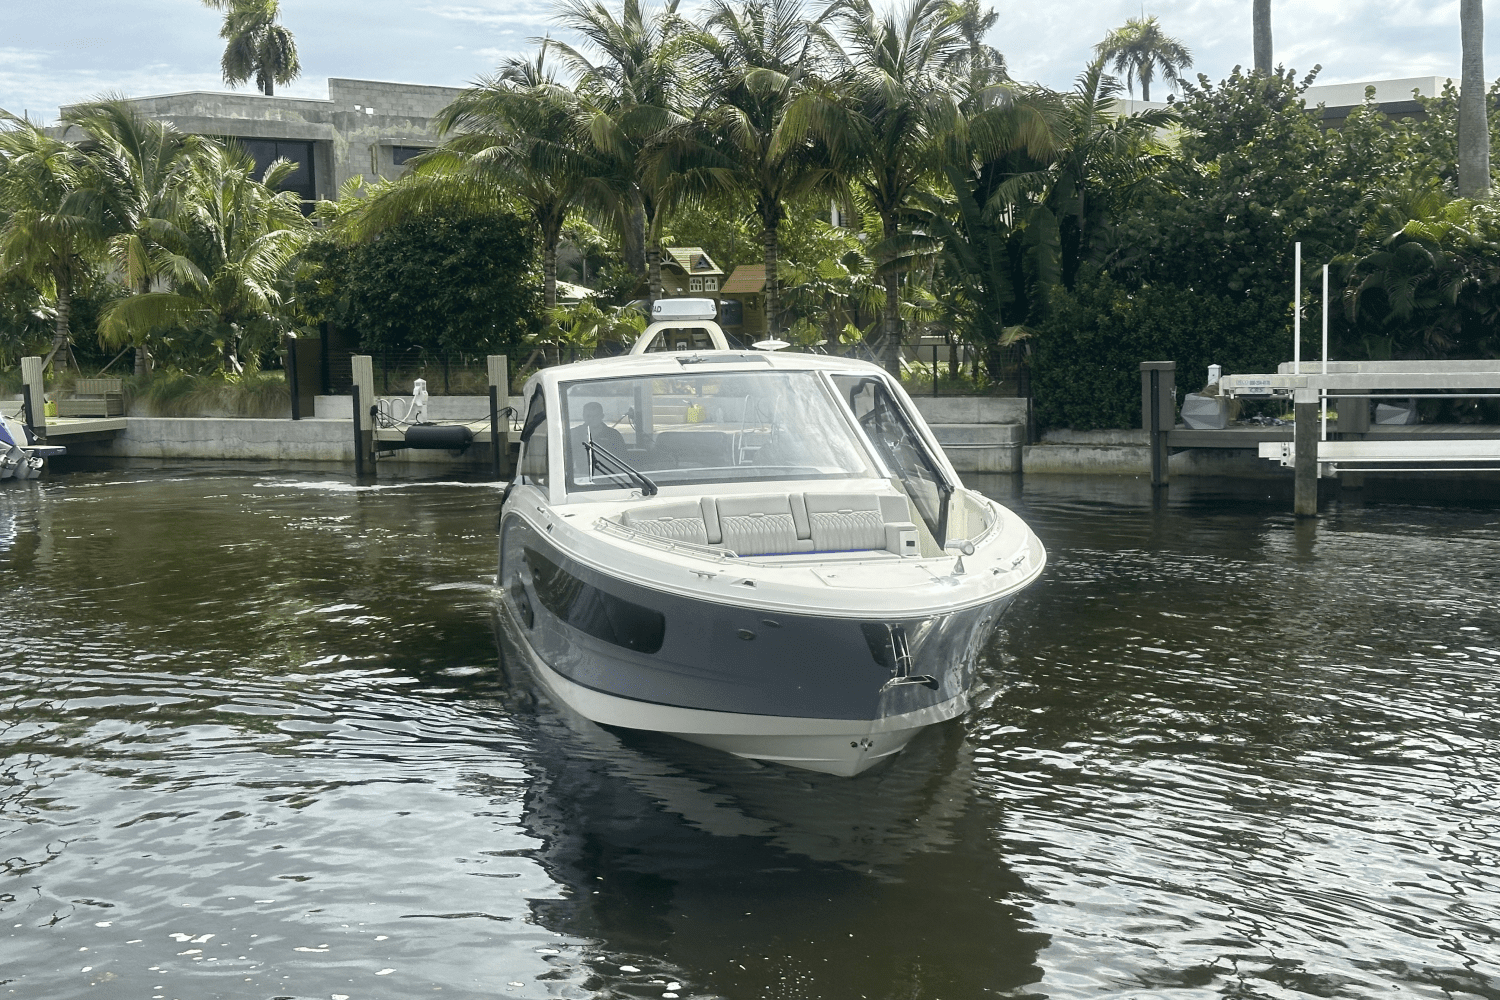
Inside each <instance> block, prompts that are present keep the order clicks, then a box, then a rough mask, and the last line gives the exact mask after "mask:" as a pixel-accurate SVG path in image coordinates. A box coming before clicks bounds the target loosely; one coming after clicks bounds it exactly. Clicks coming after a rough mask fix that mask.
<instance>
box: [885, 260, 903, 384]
mask: <svg viewBox="0 0 1500 1000" xmlns="http://www.w3.org/2000/svg"><path fill="white" fill-rule="evenodd" d="M884 284H885V308H884V309H883V310H882V312H883V313H884V314H885V317H884V320H883V321H882V322H881V339H880V364H881V365H882V366H883V367H884V368H885V370H886V371H888V372H890V373H891V374H892V375H894V376H896V377H897V378H900V377H901V275H899V274H897V273H896V272H894V271H892V272H891V273H890V274H887V275H886V276H885V281H884Z"/></svg>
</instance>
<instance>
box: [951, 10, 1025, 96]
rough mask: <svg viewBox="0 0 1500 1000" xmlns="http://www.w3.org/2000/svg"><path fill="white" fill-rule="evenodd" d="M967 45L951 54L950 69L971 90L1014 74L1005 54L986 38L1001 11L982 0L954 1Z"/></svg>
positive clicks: (961, 31)
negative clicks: (1008, 65) (1006, 62)
mask: <svg viewBox="0 0 1500 1000" xmlns="http://www.w3.org/2000/svg"><path fill="white" fill-rule="evenodd" d="M954 10H955V15H956V17H957V20H958V31H959V34H961V35H963V39H964V47H963V48H962V49H961V50H960V51H958V52H956V53H954V55H953V56H952V57H951V58H950V60H949V62H948V65H947V70H948V72H949V73H950V74H952V75H953V76H956V77H958V78H959V79H961V80H964V81H965V86H966V87H967V88H968V89H969V90H979V89H981V88H983V87H987V86H989V85H990V84H992V83H999V82H1001V81H1003V80H1007V79H1009V78H1010V75H1009V74H1008V73H1007V72H1006V69H1005V56H1004V55H1002V54H1001V52H1000V50H999V49H997V48H995V47H994V46H993V45H989V44H987V43H986V42H985V40H984V38H985V36H986V35H988V34H989V33H990V30H991V29H992V28H994V27H995V25H996V24H999V23H1000V12H999V11H997V10H995V9H994V8H993V7H990V8H986V7H982V6H980V0H960V2H958V3H956V4H955V5H954Z"/></svg>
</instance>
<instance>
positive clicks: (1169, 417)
mask: <svg viewBox="0 0 1500 1000" xmlns="http://www.w3.org/2000/svg"><path fill="white" fill-rule="evenodd" d="M1176 422H1177V362H1175V361H1142V362H1141V426H1142V427H1143V428H1145V430H1146V434H1147V437H1148V438H1149V440H1150V444H1151V485H1152V486H1166V485H1167V482H1168V476H1169V469H1168V466H1167V457H1168V449H1167V435H1168V434H1169V433H1170V432H1171V430H1172V426H1173V425H1174V424H1175V423H1176Z"/></svg>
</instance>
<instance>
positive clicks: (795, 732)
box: [500, 515, 1012, 775]
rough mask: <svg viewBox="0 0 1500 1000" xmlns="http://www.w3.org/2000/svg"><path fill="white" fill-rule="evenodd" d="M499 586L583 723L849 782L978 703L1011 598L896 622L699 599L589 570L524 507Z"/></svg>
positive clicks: (550, 682) (533, 657)
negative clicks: (988, 640) (980, 665)
mask: <svg viewBox="0 0 1500 1000" xmlns="http://www.w3.org/2000/svg"><path fill="white" fill-rule="evenodd" d="M500 584H501V591H502V597H501V602H502V605H503V606H504V608H505V611H506V613H507V615H508V617H509V618H510V620H511V622H512V624H513V625H514V633H515V638H516V640H517V641H518V643H519V645H520V646H521V647H522V648H523V649H524V651H525V653H526V655H527V657H528V659H529V661H530V665H531V666H532V668H533V671H534V672H535V673H536V674H537V676H538V677H539V678H540V679H541V681H542V682H543V684H544V686H545V687H546V688H547V689H548V690H549V691H550V692H551V693H552V694H553V695H555V696H556V698H557V699H558V700H559V701H561V702H563V703H564V704H566V705H567V706H569V707H570V708H572V709H573V710H574V711H577V712H578V713H579V714H581V715H583V716H584V717H586V718H588V719H591V720H592V721H594V722H598V723H601V724H604V725H613V726H621V727H626V728H632V729H644V730H652V731H655V732H661V733H666V734H670V735H674V736H678V737H681V738H683V739H687V740H690V741H692V742H695V743H700V744H703V745H705V746H710V747H715V748H717V749H720V750H724V751H727V752H729V753H733V754H737V755H739V756H742V757H750V758H755V759H759V760H774V761H780V762H782V763H785V764H789V765H793V766H797V767H803V768H809V769H812V770H817V771H826V772H830V773H833V774H844V775H853V774H857V773H859V772H860V771H863V770H865V769H867V768H869V767H871V766H873V765H875V764H876V763H879V762H880V761H881V760H884V759H886V758H888V757H890V756H892V755H894V754H896V753H898V752H900V750H901V749H902V748H903V747H905V746H906V744H907V743H908V742H909V741H910V740H911V738H912V737H913V736H915V735H916V734H917V733H918V732H920V731H921V730H922V729H923V728H925V727H927V726H930V725H933V724H935V723H938V722H942V721H945V720H947V719H951V718H954V717H955V716H957V715H960V714H962V713H963V712H964V711H965V710H966V709H967V708H968V705H969V691H970V688H971V687H972V685H973V682H974V669H975V661H976V659H977V657H978V652H979V650H980V648H981V647H982V645H983V642H984V639H985V637H986V636H987V635H988V634H989V632H990V631H991V630H992V628H993V627H994V624H995V622H996V620H997V619H998V618H999V616H1000V614H1001V613H1002V612H1003V611H1004V609H1005V607H1007V606H1008V605H1009V604H1010V602H1011V600H1012V597H1011V596H1010V595H1006V596H1003V597H999V598H997V599H996V600H995V601H993V602H990V603H988V604H985V605H981V606H979V607H974V608H968V609H964V610H961V611H955V612H949V613H944V614H937V615H927V616H913V617H909V618H900V619H896V620H891V621H871V620H860V619H858V618H853V617H845V616H834V615H818V614H798V615H789V614H785V613H782V612H774V613H772V612H767V611H763V610H757V609H755V608H751V607H742V606H734V605H729V604H726V603H723V602H717V601H710V600H695V599H691V598H686V597H682V596H679V595H676V594H668V593H663V592H661V591H657V590H653V589H651V588H648V587H644V586H641V585H640V584H636V583H633V582H630V581H626V580H622V579H619V578H617V577H614V576H611V575H609V574H606V573H602V572H598V571H596V570H593V569H591V568H589V567H587V566H584V565H582V564H581V563H579V562H577V561H576V560H573V559H571V558H569V557H568V556H567V554H566V553H564V552H562V551H561V550H560V549H559V548H558V547H557V546H556V545H555V544H554V543H553V542H552V540H551V539H550V537H548V536H547V535H546V534H544V533H542V532H539V531H538V530H537V529H536V528H535V527H533V526H532V525H531V524H530V523H529V522H527V521H526V520H525V519H523V518H521V517H519V516H514V515H513V516H509V517H507V518H506V520H505V524H504V526H503V529H502V536H501V560H500Z"/></svg>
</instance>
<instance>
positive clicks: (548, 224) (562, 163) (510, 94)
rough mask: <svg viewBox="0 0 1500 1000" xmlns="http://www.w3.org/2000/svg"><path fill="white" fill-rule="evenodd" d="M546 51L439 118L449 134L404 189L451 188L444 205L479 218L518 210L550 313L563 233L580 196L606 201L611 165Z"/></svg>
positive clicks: (465, 95)
mask: <svg viewBox="0 0 1500 1000" xmlns="http://www.w3.org/2000/svg"><path fill="white" fill-rule="evenodd" d="M547 47H548V46H547V43H543V45H542V48H541V50H540V51H539V52H538V54H537V57H536V59H535V60H534V61H527V60H521V59H512V60H511V61H510V62H508V63H507V64H506V65H505V66H504V67H502V69H501V72H500V74H499V75H498V76H497V77H493V78H484V79H481V80H480V82H479V85H478V86H476V87H472V88H470V89H468V90H465V91H463V92H462V93H461V94H459V96H458V97H457V98H455V99H454V101H453V103H452V104H450V105H448V107H447V108H445V109H444V110H443V113H442V115H441V116H440V117H439V119H438V124H439V127H440V128H441V129H442V130H443V131H445V132H455V133H456V134H455V135H453V136H452V137H451V138H450V139H449V140H448V141H447V142H445V143H444V145H443V147H442V149H441V150H439V151H438V152H436V153H432V154H428V155H427V156H426V157H425V158H424V162H422V163H420V164H419V165H418V168H417V171H416V173H415V175H414V176H413V183H412V185H409V186H414V187H416V188H419V187H420V186H421V184H422V182H423V180H424V179H432V180H433V181H436V182H439V183H440V184H441V183H446V184H448V185H449V186H450V187H453V186H454V185H456V187H455V188H454V192H453V193H454V194H455V195H457V196H458V197H457V198H456V199H450V200H459V201H466V202H467V203H468V204H469V206H470V207H471V208H473V209H477V210H481V211H483V210H486V209H489V210H494V209H498V208H500V207H501V206H502V205H503V203H504V200H505V198H506V197H507V196H514V197H517V198H519V199H520V200H521V201H522V202H524V203H525V204H526V206H527V207H528V208H529V209H530V212H531V217H532V219H533V221H534V222H535V223H536V226H537V229H538V231H539V232H540V233H541V237H542V288H543V298H544V300H545V303H546V306H547V308H548V309H551V308H553V307H554V306H556V305H557V247H558V243H559V242H560V241H561V239H562V230H563V225H564V224H565V223H566V222H567V220H568V215H569V213H570V212H572V211H573V210H574V209H575V207H577V206H578V204H579V203H580V202H581V200H582V199H583V198H584V196H585V195H592V196H593V197H594V199H595V200H596V202H606V201H607V200H608V197H607V186H608V181H607V179H606V175H607V174H608V172H609V170H610V166H611V165H610V164H609V163H608V162H607V161H605V160H604V159H603V158H601V157H599V156H598V155H596V154H595V153H594V152H593V149H592V144H591V143H590V141H589V136H588V135H587V134H586V133H584V132H583V129H584V128H585V127H586V126H587V123H589V122H590V121H591V120H592V119H593V117H594V116H595V113H596V112H595V110H594V109H592V108H591V107H589V106H588V105H587V104H586V102H584V101H583V100H582V99H581V97H580V96H579V95H578V94H577V93H576V92H575V91H573V90H572V89H570V88H568V87H566V86H563V85H561V84H558V83H557V82H556V80H555V79H554V77H553V76H552V74H551V73H550V72H548V71H547V68H546V65H545V60H546V51H547ZM392 197H393V198H396V197H399V192H397V191H393V192H392Z"/></svg>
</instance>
